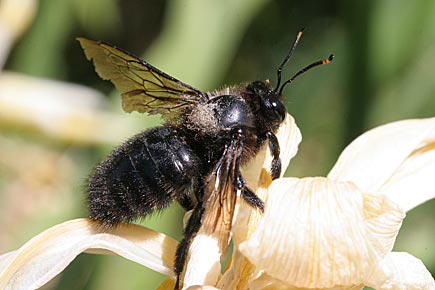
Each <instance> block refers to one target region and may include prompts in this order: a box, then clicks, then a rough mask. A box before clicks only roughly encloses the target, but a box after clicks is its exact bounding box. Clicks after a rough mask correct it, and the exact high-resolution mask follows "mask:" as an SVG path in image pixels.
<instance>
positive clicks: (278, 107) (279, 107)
mask: <svg viewBox="0 0 435 290" xmlns="http://www.w3.org/2000/svg"><path fill="white" fill-rule="evenodd" d="M271 105H272V109H273V111H274V112H275V114H277V115H278V116H279V117H280V118H281V120H280V121H281V122H282V121H284V119H285V113H286V110H285V107H284V105H283V104H282V103H281V102H280V101H279V100H275V101H272V102H271Z"/></svg>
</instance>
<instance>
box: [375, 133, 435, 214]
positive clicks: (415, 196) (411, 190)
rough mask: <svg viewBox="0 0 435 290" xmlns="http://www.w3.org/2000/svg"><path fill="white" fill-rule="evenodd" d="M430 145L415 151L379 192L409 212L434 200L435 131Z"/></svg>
mask: <svg viewBox="0 0 435 290" xmlns="http://www.w3.org/2000/svg"><path fill="white" fill-rule="evenodd" d="M433 133H434V134H433V135H432V136H431V138H432V140H431V142H430V143H428V144H426V145H425V146H422V147H421V148H419V149H418V150H415V151H414V152H412V153H411V155H410V156H409V157H408V158H407V159H406V160H405V161H404V162H403V163H402V164H401V166H400V167H399V168H398V169H397V170H396V172H394V174H393V175H392V176H391V177H390V179H389V180H388V181H387V182H386V183H385V184H384V185H383V186H382V187H381V189H380V190H379V193H380V194H383V195H385V196H388V197H389V198H390V199H391V200H393V201H394V202H395V203H397V204H398V205H399V206H401V207H402V208H403V209H404V210H405V211H409V210H411V209H413V208H414V207H416V206H418V205H419V204H421V203H424V202H425V201H427V200H430V199H432V198H435V180H434V179H433V176H434V172H435V130H434V132H433Z"/></svg>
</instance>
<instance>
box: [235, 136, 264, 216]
mask: <svg viewBox="0 0 435 290" xmlns="http://www.w3.org/2000/svg"><path fill="white" fill-rule="evenodd" d="M242 148H243V142H242V141H241V142H240V146H239V148H238V150H237V155H236V166H235V177H234V182H235V187H236V189H238V190H240V191H241V195H242V197H243V199H244V200H245V201H246V202H247V203H248V204H249V205H250V206H252V207H254V208H258V209H260V210H261V211H264V202H263V201H262V200H261V199H260V198H259V197H258V196H257V195H256V194H255V193H254V192H253V191H252V190H251V189H250V188H249V187H247V186H246V180H245V179H244V178H243V176H242V173H241V172H240V158H241V156H242Z"/></svg>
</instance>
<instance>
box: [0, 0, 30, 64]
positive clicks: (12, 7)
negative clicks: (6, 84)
mask: <svg viewBox="0 0 435 290" xmlns="http://www.w3.org/2000/svg"><path fill="white" fill-rule="evenodd" d="M37 8H38V1H36V0H19V1H18V0H2V1H0V68H2V67H3V64H4V62H5V61H6V56H7V55H8V53H9V50H10V48H11V46H12V43H13V42H14V41H15V40H16V39H17V38H18V37H19V36H20V35H21V34H22V33H23V32H24V31H25V30H26V29H27V28H28V27H29V25H30V24H31V23H32V20H33V18H34V16H35V14H36V12H37Z"/></svg>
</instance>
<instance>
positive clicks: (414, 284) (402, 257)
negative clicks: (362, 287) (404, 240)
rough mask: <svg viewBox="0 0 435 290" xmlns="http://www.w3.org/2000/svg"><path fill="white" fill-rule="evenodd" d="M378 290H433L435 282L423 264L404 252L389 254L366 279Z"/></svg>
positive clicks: (368, 284) (367, 282) (368, 283)
mask: <svg viewBox="0 0 435 290" xmlns="http://www.w3.org/2000/svg"><path fill="white" fill-rule="evenodd" d="M366 280H367V281H366V285H367V286H370V287H372V288H375V289H378V290H434V289H435V281H434V278H432V275H431V274H430V272H429V271H428V270H427V269H426V267H425V266H424V264H423V262H422V261H421V260H419V259H417V258H416V257H414V256H412V255H410V254H408V253H404V252H392V253H389V254H388V255H387V256H386V257H385V258H384V259H383V260H382V261H381V263H380V268H379V269H377V271H374V273H372V274H371V275H370V276H368V277H367V279H366Z"/></svg>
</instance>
